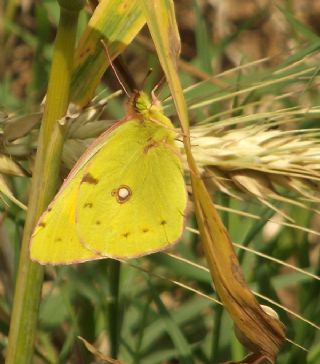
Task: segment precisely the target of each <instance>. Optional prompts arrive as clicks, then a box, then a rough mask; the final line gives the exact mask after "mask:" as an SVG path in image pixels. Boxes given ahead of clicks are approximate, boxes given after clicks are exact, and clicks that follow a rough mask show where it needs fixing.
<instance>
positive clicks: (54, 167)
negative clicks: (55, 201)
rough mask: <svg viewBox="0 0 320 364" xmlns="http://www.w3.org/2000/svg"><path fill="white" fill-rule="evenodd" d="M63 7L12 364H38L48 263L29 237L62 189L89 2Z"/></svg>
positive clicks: (25, 243)
mask: <svg viewBox="0 0 320 364" xmlns="http://www.w3.org/2000/svg"><path fill="white" fill-rule="evenodd" d="M65 3H66V4H65ZM60 5H61V8H60V22H59V27H58V32H57V36H56V39H55V44H54V54H53V62H52V67H51V72H50V78H49V84H48V92H47V98H46V104H45V109H44V114H43V120H42V125H41V130H40V137H39V143H38V150H37V155H36V161H35V167H34V171H33V178H32V182H31V190H30V196H29V205H28V214H27V218H26V223H25V228H24V233H23V239H22V246H21V254H20V261H19V267H18V274H17V281H16V287H15V294H14V302H13V310H12V316H11V323H10V332H9V342H8V349H7V357H6V362H5V363H6V364H31V363H34V360H33V351H34V349H33V346H34V341H35V334H36V325H37V316H38V308H39V303H40V299H41V287H42V280H43V267H41V266H40V265H38V264H36V263H33V262H31V261H30V259H29V240H30V236H31V234H32V230H33V227H34V225H35V223H36V221H37V220H38V218H39V216H40V214H41V212H42V211H43V210H44V209H45V208H46V206H47V205H48V203H49V202H50V200H51V199H52V197H53V196H54V193H55V192H56V189H57V184H58V176H59V169H60V157H61V153H62V146H63V139H64V130H63V128H61V126H60V125H59V123H58V120H59V119H61V118H62V117H63V116H64V115H65V113H66V111H67V107H68V103H69V90H70V79H71V72H72V67H73V57H74V46H75V39H76V31H77V24H78V14H79V11H80V10H81V8H82V6H83V1H81V2H80V0H79V1H78V0H74V1H70V0H69V1H66V0H65V1H62V0H60Z"/></svg>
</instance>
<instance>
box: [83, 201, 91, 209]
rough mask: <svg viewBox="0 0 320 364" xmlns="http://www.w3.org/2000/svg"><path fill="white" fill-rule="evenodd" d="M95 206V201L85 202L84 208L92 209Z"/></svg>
mask: <svg viewBox="0 0 320 364" xmlns="http://www.w3.org/2000/svg"><path fill="white" fill-rule="evenodd" d="M92 206H93V203H92V202H86V203H85V204H83V207H84V208H88V209H91V208H92Z"/></svg>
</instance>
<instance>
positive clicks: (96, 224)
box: [76, 119, 187, 259]
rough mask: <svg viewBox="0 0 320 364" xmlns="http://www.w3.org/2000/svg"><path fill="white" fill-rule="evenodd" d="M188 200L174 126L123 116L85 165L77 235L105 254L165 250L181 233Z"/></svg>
mask: <svg viewBox="0 0 320 364" xmlns="http://www.w3.org/2000/svg"><path fill="white" fill-rule="evenodd" d="M186 203H187V195H186V188H185V182H184V178H183V173H182V167H181V161H180V158H179V156H178V149H177V147H176V146H175V143H174V139H173V137H172V130H169V129H168V128H166V127H163V126H161V125H159V124H157V123H154V122H152V121H143V122H142V121H140V120H136V119H134V120H131V121H127V122H126V123H124V124H123V125H122V126H121V128H118V130H117V132H116V133H114V134H113V135H112V137H111V140H110V141H109V142H108V145H107V146H105V147H104V148H102V149H101V150H100V151H99V153H97V154H96V155H95V157H94V158H93V159H91V161H90V162H88V164H87V165H86V168H85V173H84V176H83V178H82V181H81V184H80V189H79V195H78V202H77V208H76V228H77V232H78V236H79V239H80V240H81V242H82V243H83V245H84V246H85V247H86V248H88V249H90V250H92V251H93V252H95V253H97V254H99V255H103V256H107V257H114V258H124V259H125V258H132V257H137V256H140V255H145V254H148V253H151V252H155V251H159V250H163V249H165V248H167V247H168V246H170V245H172V244H173V243H175V242H176V241H177V240H178V239H179V238H180V236H181V234H182V231H183V227H184V212H185V208H186Z"/></svg>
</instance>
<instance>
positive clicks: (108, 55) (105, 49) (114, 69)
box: [101, 39, 130, 97]
mask: <svg viewBox="0 0 320 364" xmlns="http://www.w3.org/2000/svg"><path fill="white" fill-rule="evenodd" d="M101 44H102V47H103V50H104V52H105V54H106V56H107V58H108V61H109V64H110V66H111V68H112V70H113V72H114V74H115V76H116V78H117V80H118V82H119V83H120V85H121V87H122V89H123V91H124V93H125V94H126V95H127V96H128V97H130V95H129V92H128V91H127V89H126V87H125V85H124V83H123V82H122V81H121V79H120V77H119V75H118V73H117V70H116V68H115V67H114V65H113V63H112V60H111V57H110V54H109V51H108V47H107V45H106V43H105V41H104V40H103V39H101Z"/></svg>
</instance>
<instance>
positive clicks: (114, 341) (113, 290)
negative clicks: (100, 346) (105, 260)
mask: <svg viewBox="0 0 320 364" xmlns="http://www.w3.org/2000/svg"><path fill="white" fill-rule="evenodd" d="M120 268H121V266H120V262H118V261H117V260H113V259H110V260H109V285H110V294H109V298H108V322H109V335H110V355H111V357H112V358H113V359H116V358H117V356H118V351H119V331H120V330H119V319H120V317H119V313H120V310H119V283H120Z"/></svg>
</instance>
